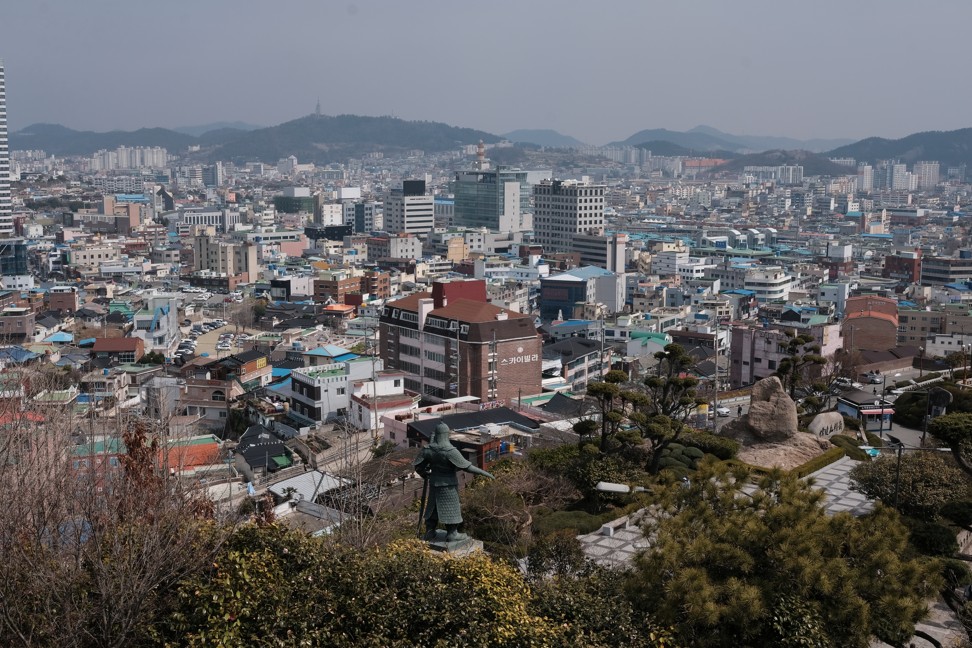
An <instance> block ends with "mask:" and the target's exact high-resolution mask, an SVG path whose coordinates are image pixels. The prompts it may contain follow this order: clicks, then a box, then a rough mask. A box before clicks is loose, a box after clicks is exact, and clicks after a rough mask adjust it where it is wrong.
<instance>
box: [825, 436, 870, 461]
mask: <svg viewBox="0 0 972 648" xmlns="http://www.w3.org/2000/svg"><path fill="white" fill-rule="evenodd" d="M830 442H831V443H833V444H834V445H835V446H837V447H838V448H843V449H844V451H845V453H846V454H847V456H848V457H850V458H851V459H853V460H854V461H870V460H871V455H869V454H867V451H866V450H861V449H860V448H859V447H858V445H857V440H856V439H852V438H850V437H849V436H844V435H843V434H835V435H834V436H832V437H830Z"/></svg>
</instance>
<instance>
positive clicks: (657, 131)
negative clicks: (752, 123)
mask: <svg viewBox="0 0 972 648" xmlns="http://www.w3.org/2000/svg"><path fill="white" fill-rule="evenodd" d="M651 141H664V142H671V143H672V144H677V145H679V146H681V147H683V148H685V149H688V150H690V151H693V152H695V153H696V154H697V153H699V152H706V151H719V150H722V151H737V152H740V153H755V152H759V151H766V150H770V149H802V150H807V151H813V152H823V151H827V150H829V149H832V148H834V147H837V146H843V145H844V144H849V143H850V142H852V141H853V140H846V139H844V140H839V139H834V140H824V139H813V140H798V139H793V138H791V137H772V136H763V135H731V134H729V133H723V132H722V131H720V130H717V129H715V128H712V127H711V126H696V127H695V128H693V129H692V130H689V131H684V132H683V131H672V130H668V129H667V128H650V129H647V130H643V131H638V132H637V133H635V134H634V135H632V136H631V137H629V138H627V139H625V140H621V141H620V142H612V143H611V144H608V146H641V145H643V144H644V143H645V142H651Z"/></svg>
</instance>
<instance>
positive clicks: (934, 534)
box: [902, 518, 958, 556]
mask: <svg viewBox="0 0 972 648" xmlns="http://www.w3.org/2000/svg"><path fill="white" fill-rule="evenodd" d="M902 521H903V522H904V523H905V525H906V526H907V527H908V531H909V534H908V540H909V541H910V542H911V546H912V547H914V548H915V549H916V550H918V551H919V552H921V553H923V554H925V555H928V556H952V555H954V554H955V552H956V551H958V540H957V539H956V537H955V535H956V534H955V529H953V528H951V527H948V526H945V525H944V524H939V523H938V522H929V521H927V520H916V519H914V518H902Z"/></svg>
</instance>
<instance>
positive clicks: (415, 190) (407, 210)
mask: <svg viewBox="0 0 972 648" xmlns="http://www.w3.org/2000/svg"><path fill="white" fill-rule="evenodd" d="M434 203H435V200H434V198H433V197H432V196H429V195H426V189H425V180H405V181H403V182H402V188H401V189H392V191H391V193H389V194H388V196H386V198H385V201H384V218H385V223H384V225H385V231H386V232H389V233H391V234H426V233H428V232H430V231H431V230H432V228H433V227H434V226H435V204H434Z"/></svg>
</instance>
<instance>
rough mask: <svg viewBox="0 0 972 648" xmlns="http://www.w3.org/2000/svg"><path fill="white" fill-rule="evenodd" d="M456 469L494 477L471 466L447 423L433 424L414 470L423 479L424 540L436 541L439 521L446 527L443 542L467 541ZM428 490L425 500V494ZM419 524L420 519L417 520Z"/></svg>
mask: <svg viewBox="0 0 972 648" xmlns="http://www.w3.org/2000/svg"><path fill="white" fill-rule="evenodd" d="M457 470H465V471H466V472H469V473H472V474H474V475H483V476H484V477H489V478H490V479H493V476H492V475H490V474H489V473H488V472H486V471H485V470H482V469H480V468H477V467H476V466H474V465H472V463H470V462H469V460H468V459H466V458H465V457H463V456H462V453H460V452H459V450H457V449H456V447H455V446H454V445H452V442H451V441H449V426H448V425H446V424H445V423H439V424H438V425H436V426H435V433H434V434H433V436H432V441H430V442H429V445H427V446H426V447H425V448H423V449H422V451H421V452H420V453H419V456H418V458H417V459H416V460H415V472H417V473H418V474H419V475H421V476H422V479H424V480H425V484H424V486H423V491H422V500H423V507H424V520H425V539H426V540H435V539H436V530H437V527H438V526H439V522H442V523H443V524H444V525H445V527H446V536H445V539H446V542H458V541H461V540H466V539H467V538H468V536H467V535H466V534H465V533H459V531H458V529H459V525H460V524H462V511H461V510H460V507H459V479H458V477H457V476H456V471H457ZM426 491H427V492H428V502H426V501H425V493H426ZM422 517H423V515H422V514H421V513H420V518H422ZM420 523H421V519H420Z"/></svg>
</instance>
